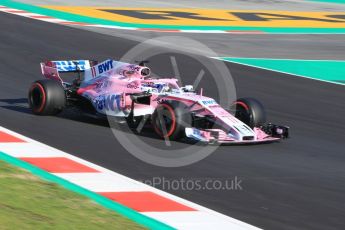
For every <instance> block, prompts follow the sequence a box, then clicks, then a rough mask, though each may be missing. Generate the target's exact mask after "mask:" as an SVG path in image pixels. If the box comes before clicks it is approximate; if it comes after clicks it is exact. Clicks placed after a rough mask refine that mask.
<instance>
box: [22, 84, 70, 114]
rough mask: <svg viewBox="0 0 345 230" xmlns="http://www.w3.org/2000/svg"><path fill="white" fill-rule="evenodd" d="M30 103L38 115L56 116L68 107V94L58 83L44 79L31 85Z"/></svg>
mask: <svg viewBox="0 0 345 230" xmlns="http://www.w3.org/2000/svg"><path fill="white" fill-rule="evenodd" d="M28 101H29V105H30V108H31V110H32V112H33V113H34V114H36V115H43V116H45V115H56V114H58V113H60V112H61V111H62V110H63V108H64V107H65V106H66V94H65V90H64V88H63V86H62V84H61V83H60V82H58V81H54V80H49V79H44V80H38V81H35V82H34V83H32V84H31V87H30V89H29V96H28Z"/></svg>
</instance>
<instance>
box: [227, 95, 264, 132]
mask: <svg viewBox="0 0 345 230" xmlns="http://www.w3.org/2000/svg"><path fill="white" fill-rule="evenodd" d="M231 110H232V111H235V117H236V118H238V119H239V120H241V121H242V122H243V123H245V124H246V125H248V126H249V127H251V128H254V127H260V126H262V125H263V124H264V123H265V122H266V112H265V108H264V106H263V105H262V104H261V103H260V102H259V101H258V100H256V99H254V98H240V99H238V100H236V101H235V102H234V103H233V105H232V107H231Z"/></svg>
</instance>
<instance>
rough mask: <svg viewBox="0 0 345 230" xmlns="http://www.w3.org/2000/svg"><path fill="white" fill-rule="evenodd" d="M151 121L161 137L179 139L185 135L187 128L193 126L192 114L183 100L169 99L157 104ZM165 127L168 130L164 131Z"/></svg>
mask: <svg viewBox="0 0 345 230" xmlns="http://www.w3.org/2000/svg"><path fill="white" fill-rule="evenodd" d="M161 121H162V122H163V124H162V122H161ZM151 122H152V126H153V129H154V130H155V132H156V133H157V134H158V136H159V137H161V138H168V139H169V140H179V139H181V138H183V137H185V128H187V127H191V124H192V115H191V113H190V112H189V110H188V108H187V106H186V105H185V104H183V103H182V102H178V101H169V102H168V101H167V102H162V103H161V104H159V105H158V106H157V108H156V110H155V112H154V113H153V114H152V117H151ZM163 125H164V126H163ZM164 127H165V131H166V132H164Z"/></svg>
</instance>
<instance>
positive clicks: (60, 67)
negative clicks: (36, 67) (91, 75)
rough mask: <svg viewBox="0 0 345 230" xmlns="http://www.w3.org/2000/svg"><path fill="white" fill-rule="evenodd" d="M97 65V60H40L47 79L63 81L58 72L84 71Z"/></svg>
mask: <svg viewBox="0 0 345 230" xmlns="http://www.w3.org/2000/svg"><path fill="white" fill-rule="evenodd" d="M94 65H97V61H90V60H66V61H46V62H41V71H42V74H43V76H45V77H46V78H49V79H53V80H57V81H60V82H63V80H62V79H61V77H60V75H59V73H68V72H75V73H80V72H85V70H87V69H90V68H91V67H92V66H94Z"/></svg>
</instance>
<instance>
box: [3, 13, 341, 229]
mask: <svg viewBox="0 0 345 230" xmlns="http://www.w3.org/2000/svg"><path fill="white" fill-rule="evenodd" d="M0 22H1V23H0V31H1V33H0V125H1V126H4V127H5V128H9V129H11V130H13V131H16V132H19V133H21V134H23V135H26V136H29V137H31V138H33V139H36V140H39V141H41V142H43V143H45V144H48V145H51V146H53V147H57V148H59V149H62V150H64V151H67V152H70V153H71V154H74V155H76V156H78V157H81V158H84V159H86V160H88V161H91V162H93V163H96V164H99V165H101V166H104V167H106V168H109V169H111V170H113V171H116V172H119V173H121V174H124V175H126V176H129V177H131V178H134V179H138V180H144V179H151V178H152V177H157V176H160V177H163V176H164V177H165V178H168V179H180V178H182V177H189V178H216V179H226V178H233V177H235V176H238V177H239V178H241V179H242V181H243V182H242V186H243V190H242V191H216V190H208V191H206V190H205V191H182V190H178V191H171V190H170V191H168V192H171V193H173V194H175V195H178V196H181V197H183V198H186V199H189V200H191V201H193V202H196V203H198V204H201V205H204V206H206V207H208V208H211V209H214V210H216V211H218V212H221V213H224V214H226V215H229V216H231V217H234V218H237V219H239V220H242V221H244V222H247V223H249V224H252V225H255V226H258V227H262V228H265V229H342V228H343V227H344V226H345V219H344V215H343V214H344V213H345V207H344V203H345V167H344V163H345V151H344V139H345V134H344V129H345V123H344V117H345V105H344V102H345V89H344V87H343V86H340V85H333V84H329V83H323V82H318V81H313V80H308V79H303V78H297V77H294V76H289V75H285V74H280V73H274V72H270V71H265V70H259V69H255V68H250V67H244V66H241V65H237V64H229V63H226V65H227V66H228V67H229V69H231V73H232V75H233V77H234V79H235V83H236V88H237V90H238V91H237V95H238V96H240V97H241V96H252V97H257V98H258V99H260V100H261V101H262V102H263V103H264V104H265V105H266V107H267V112H268V117H269V118H270V120H271V121H273V122H277V123H279V122H280V123H283V124H286V125H289V126H290V127H291V136H292V137H291V139H289V140H286V141H282V142H281V143H275V144H266V145H253V146H222V147H220V148H218V150H217V151H216V152H215V153H214V154H213V155H211V156H210V157H208V158H206V159H205V160H203V161H200V162H198V163H196V164H194V165H190V166H187V167H182V168H162V167H156V166H152V165H149V164H146V163H143V162H142V161H140V160H138V159H136V158H135V157H133V156H132V155H131V154H129V153H128V152H126V150H125V149H123V148H122V146H121V145H120V144H119V143H118V142H117V141H116V139H115V138H114V137H113V135H112V133H111V130H110V129H109V128H108V126H107V124H104V122H102V121H95V120H93V119H89V118H80V119H76V118H72V119H70V118H69V117H66V116H59V117H39V116H34V115H32V114H31V113H30V111H29V109H28V108H27V105H26V97H27V90H28V87H29V85H30V83H31V82H33V81H34V80H36V79H40V78H41V74H40V68H39V62H40V61H42V60H48V59H73V58H90V59H99V60H103V59H106V58H108V57H114V58H116V57H121V55H122V54H123V53H125V52H126V51H127V50H128V49H130V48H131V47H133V46H134V45H136V42H134V41H129V40H125V39H123V38H116V37H112V36H108V35H102V34H98V33H93V32H90V31H85V30H79V29H75V28H70V27H65V26H60V25H55V24H49V23H45V22H40V21H34V20H31V19H25V18H22V17H17V16H13V15H8V14H4V13H1V14H0ZM155 65H156V66H159V68H161V69H160V70H159V71H158V72H163V71H166V72H169V71H170V72H171V69H170V68H169V69H168V68H167V69H165V67H164V66H165V65H164V59H157V61H155V63H152V66H153V68H154V66H155ZM157 68H158V67H157ZM334 71H336V70H334ZM206 90H207V88H206ZM150 140H151V141H152V142H159V141H161V140H158V139H154V138H150ZM181 145H183V144H182V143H181Z"/></svg>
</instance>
